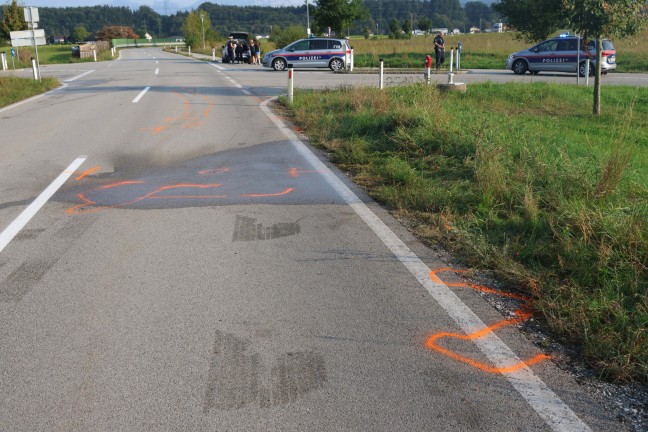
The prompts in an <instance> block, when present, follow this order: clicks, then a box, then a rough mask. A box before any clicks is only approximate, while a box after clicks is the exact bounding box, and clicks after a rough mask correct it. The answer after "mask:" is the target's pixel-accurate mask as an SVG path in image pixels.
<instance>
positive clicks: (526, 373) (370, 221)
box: [260, 99, 591, 432]
mask: <svg viewBox="0 0 648 432" xmlns="http://www.w3.org/2000/svg"><path fill="white" fill-rule="evenodd" d="M271 100H272V99H268V100H266V101H264V102H262V103H261V104H260V107H261V109H262V110H263V112H265V114H266V115H267V116H268V117H269V118H270V119H271V120H272V121H273V122H274V123H275V125H276V126H277V128H279V129H280V130H282V131H283V133H284V134H285V135H286V137H287V138H288V139H289V140H290V141H291V143H292V144H293V146H294V147H295V149H296V150H297V152H299V153H300V154H301V155H302V156H303V157H304V159H306V161H307V162H308V163H309V164H310V165H311V167H312V168H313V169H314V170H315V171H317V172H320V173H322V176H323V177H324V179H325V180H326V182H327V183H328V184H329V185H330V186H331V187H332V188H333V189H334V190H335V191H336V192H337V193H338V194H339V195H340V196H341V197H342V198H343V199H344V201H345V202H346V203H347V204H348V205H349V206H350V207H351V208H353V210H354V211H355V212H356V213H357V214H358V216H360V218H362V220H364V222H365V223H366V224H367V225H368V226H369V228H371V230H372V231H373V232H374V233H375V234H376V235H377V236H378V237H379V238H380V239H381V240H382V242H383V243H384V244H385V245H386V246H387V247H388V248H389V249H390V250H391V251H392V253H393V254H394V256H395V257H396V258H397V259H398V260H399V261H400V262H401V263H402V264H403V265H404V266H405V267H406V268H407V269H408V270H409V271H410V273H411V274H412V275H413V276H414V277H415V278H416V279H417V280H418V281H419V283H420V284H421V285H423V287H424V288H425V289H426V290H427V291H428V293H430V295H431V296H432V297H433V298H434V299H435V300H436V301H437V303H438V304H439V305H440V306H441V307H443V308H444V309H445V311H446V312H447V313H448V315H449V316H450V317H451V318H452V319H453V320H454V321H455V322H456V323H457V325H458V326H459V328H460V329H461V330H462V331H464V332H465V333H466V334H470V333H474V332H476V331H479V330H483V329H484V328H486V324H484V322H483V321H482V320H481V319H480V318H479V317H478V316H477V315H476V314H475V313H474V312H473V311H472V310H471V309H470V308H469V307H468V306H466V304H465V303H464V302H463V301H461V299H460V298H459V297H457V295H456V294H455V293H454V292H453V291H452V290H451V289H450V288H449V287H448V286H447V285H445V284H439V283H436V282H434V281H433V280H432V279H431V278H430V271H431V270H430V268H429V267H428V266H427V265H426V264H425V263H424V262H423V261H421V259H420V258H419V257H418V256H416V254H415V253H414V252H412V251H411V250H410V249H409V248H408V247H407V245H406V244H405V243H403V241H402V240H401V239H400V238H398V236H397V235H396V234H394V232H393V231H392V230H391V229H389V227H388V226H387V225H385V223H384V222H383V221H382V220H380V218H379V217H378V216H376V214H375V213H374V212H372V211H371V210H370V209H369V207H367V206H366V205H365V204H364V203H363V202H362V200H360V198H358V196H357V195H356V194H355V193H354V192H353V191H352V190H351V189H349V187H348V186H347V185H346V184H344V182H343V181H342V180H340V179H339V178H338V177H337V176H336V175H335V174H333V172H332V171H331V170H330V169H329V168H328V167H327V166H326V165H325V164H324V163H322V161H320V160H319V158H318V157H317V156H316V155H315V154H314V153H313V152H312V151H311V150H310V149H309V148H308V147H307V146H306V144H304V143H303V142H302V141H301V140H300V139H299V138H298V137H297V135H296V134H295V133H294V132H293V131H292V130H291V129H290V128H288V127H287V126H286V125H285V124H284V123H283V122H282V121H281V120H280V119H279V118H278V117H277V116H275V115H274V114H273V113H272V111H270V109H269V108H268V106H267V105H268V103H269V102H270V101H271ZM473 342H474V343H475V344H476V345H477V346H478V347H479V349H480V350H481V351H482V352H483V353H484V354H485V355H486V356H487V357H488V358H489V359H490V361H491V362H493V364H494V365H495V366H496V367H499V368H505V367H507V366H510V365H511V364H512V363H515V364H517V363H520V362H521V361H520V359H519V358H518V357H517V355H516V354H515V353H514V352H513V351H512V350H511V349H510V348H509V347H508V346H507V345H506V344H505V343H504V342H503V341H502V340H501V339H500V338H499V337H498V336H497V335H495V334H494V333H493V332H491V333H489V334H488V335H487V336H485V337H483V338H481V339H474V340H473ZM504 376H505V377H506V379H508V381H509V382H510V383H511V385H512V386H513V387H514V388H515V389H516V390H517V391H518V392H519V393H520V394H521V395H522V397H523V398H524V399H526V401H527V402H528V403H529V405H530V406H531V407H532V408H533V409H534V410H535V411H536V413H538V415H539V416H540V417H541V418H542V419H543V420H544V421H545V422H546V423H547V424H548V425H549V427H551V428H552V429H553V430H554V431H557V432H558V431H559V432H575V431H579V432H586V431H587V432H589V431H591V430H590V428H589V427H588V426H587V425H586V424H585V423H583V421H582V420H581V419H580V418H578V416H577V415H576V413H574V412H573V411H572V410H571V409H570V408H569V407H568V406H567V404H565V403H564V402H563V401H562V400H561V399H560V398H559V397H558V396H557V395H556V394H555V393H554V392H553V391H552V390H551V389H550V388H549V387H548V386H547V385H546V384H545V383H544V382H543V381H542V380H541V379H540V378H538V377H537V376H536V375H535V374H534V373H533V372H532V371H531V369H529V368H528V367H523V368H521V369H519V370H518V371H517V372H514V373H507V374H504Z"/></svg>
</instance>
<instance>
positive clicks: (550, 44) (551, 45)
mask: <svg viewBox="0 0 648 432" xmlns="http://www.w3.org/2000/svg"><path fill="white" fill-rule="evenodd" d="M556 45H558V41H557V40H555V39H553V40H548V41H545V42H542V43H541V44H538V45H536V51H543V52H546V51H556Z"/></svg>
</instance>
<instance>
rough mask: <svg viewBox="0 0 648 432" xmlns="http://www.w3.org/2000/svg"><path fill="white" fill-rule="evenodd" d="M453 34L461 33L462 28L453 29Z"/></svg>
mask: <svg viewBox="0 0 648 432" xmlns="http://www.w3.org/2000/svg"><path fill="white" fill-rule="evenodd" d="M452 34H453V35H458V34H461V30H459V29H458V28H455V29H452Z"/></svg>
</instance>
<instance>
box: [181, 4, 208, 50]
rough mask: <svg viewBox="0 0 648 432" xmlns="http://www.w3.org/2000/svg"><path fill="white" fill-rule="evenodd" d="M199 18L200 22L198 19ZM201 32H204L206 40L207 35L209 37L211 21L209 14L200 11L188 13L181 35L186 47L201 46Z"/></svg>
mask: <svg viewBox="0 0 648 432" xmlns="http://www.w3.org/2000/svg"><path fill="white" fill-rule="evenodd" d="M201 16H202V20H201V18H200V17H201ZM203 31H205V32H206V33H205V35H206V36H205V38H207V35H211V20H210V19H209V14H208V13H207V12H205V11H203V10H200V9H198V10H196V11H194V12H191V13H189V15H187V18H186V19H185V21H184V23H183V24H182V33H183V35H184V39H185V43H186V44H187V46H190V47H196V46H202V40H203Z"/></svg>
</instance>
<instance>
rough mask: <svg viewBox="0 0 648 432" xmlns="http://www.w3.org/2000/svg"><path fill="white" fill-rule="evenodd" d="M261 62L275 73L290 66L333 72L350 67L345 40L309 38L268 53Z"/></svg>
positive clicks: (348, 48) (348, 47) (349, 54)
mask: <svg viewBox="0 0 648 432" xmlns="http://www.w3.org/2000/svg"><path fill="white" fill-rule="evenodd" d="M261 62H262V63H263V66H265V67H269V68H272V69H274V70H276V71H281V70H284V69H286V67H288V65H289V64H292V65H293V67H294V68H330V69H331V70H332V71H334V72H335V71H339V70H341V69H344V68H348V67H350V65H351V47H350V46H349V43H348V41H347V40H346V39H332V38H314V37H311V38H307V39H300V40H298V41H295V42H293V43H291V44H289V45H287V46H286V47H285V48H282V49H278V50H274V51H270V52H269V53H266V54H265V55H264V56H263V59H262V60H261Z"/></svg>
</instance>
